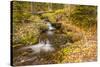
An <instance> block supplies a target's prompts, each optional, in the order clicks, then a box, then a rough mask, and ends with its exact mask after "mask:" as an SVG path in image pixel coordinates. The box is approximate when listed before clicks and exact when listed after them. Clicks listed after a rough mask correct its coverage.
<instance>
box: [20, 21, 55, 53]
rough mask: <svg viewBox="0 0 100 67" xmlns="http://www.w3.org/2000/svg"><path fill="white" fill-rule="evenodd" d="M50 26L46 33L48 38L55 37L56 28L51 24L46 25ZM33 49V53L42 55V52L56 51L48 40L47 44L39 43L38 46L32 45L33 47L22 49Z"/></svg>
mask: <svg viewBox="0 0 100 67" xmlns="http://www.w3.org/2000/svg"><path fill="white" fill-rule="evenodd" d="M46 24H47V26H48V31H47V32H46V34H47V35H48V36H50V35H53V33H54V32H53V31H52V30H54V29H55V28H54V27H53V26H52V25H51V23H50V22H47V23H46ZM29 48H30V49H32V50H33V53H40V52H51V51H54V50H55V49H54V48H53V47H52V45H51V44H50V42H49V40H46V42H44V41H39V43H38V44H35V45H32V46H27V47H24V48H22V49H29Z"/></svg>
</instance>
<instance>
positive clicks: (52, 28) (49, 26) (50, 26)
mask: <svg viewBox="0 0 100 67" xmlns="http://www.w3.org/2000/svg"><path fill="white" fill-rule="evenodd" d="M47 25H48V30H49V31H50V30H54V29H55V28H54V27H53V26H52V25H51V23H50V22H47Z"/></svg>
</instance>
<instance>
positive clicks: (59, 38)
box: [49, 34, 67, 47]
mask: <svg viewBox="0 0 100 67" xmlns="http://www.w3.org/2000/svg"><path fill="white" fill-rule="evenodd" d="M49 40H50V43H51V44H52V45H53V46H54V47H60V46H61V45H63V44H65V43H67V36H66V35H64V34H54V35H53V36H50V37H49Z"/></svg>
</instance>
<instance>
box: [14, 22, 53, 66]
mask: <svg viewBox="0 0 100 67" xmlns="http://www.w3.org/2000/svg"><path fill="white" fill-rule="evenodd" d="M46 24H47V26H48V30H47V31H46V32H44V33H45V34H46V35H47V36H48V37H50V36H51V35H53V34H54V32H53V30H55V28H54V27H53V26H52V25H51V23H50V22H46ZM44 33H43V34H44ZM40 36H42V34H41V35H40ZM48 37H47V39H45V40H43V39H39V43H37V44H35V45H31V46H25V47H22V48H21V49H19V50H18V52H19V53H20V52H22V53H23V55H19V56H17V57H16V58H14V60H15V61H16V62H14V63H15V65H23V64H26V65H27V64H42V63H43V64H44V61H45V60H44V59H43V58H42V57H41V54H42V53H43V54H44V55H47V53H48V54H49V53H50V52H53V51H55V48H54V47H53V46H52V44H50V41H49V40H48ZM22 53H21V54H22ZM16 54H17V53H16ZM48 63H49V62H48Z"/></svg>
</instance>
